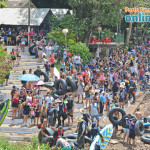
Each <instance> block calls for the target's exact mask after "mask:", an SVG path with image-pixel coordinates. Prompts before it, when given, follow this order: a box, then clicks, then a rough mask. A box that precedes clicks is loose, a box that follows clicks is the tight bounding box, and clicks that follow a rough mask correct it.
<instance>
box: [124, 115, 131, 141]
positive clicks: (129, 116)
mask: <svg viewBox="0 0 150 150" xmlns="http://www.w3.org/2000/svg"><path fill="white" fill-rule="evenodd" d="M125 120H126V122H125V125H124V128H123V131H124V134H123V142H125V138H127V143H128V142H129V123H130V121H131V114H128V116H127V118H125Z"/></svg>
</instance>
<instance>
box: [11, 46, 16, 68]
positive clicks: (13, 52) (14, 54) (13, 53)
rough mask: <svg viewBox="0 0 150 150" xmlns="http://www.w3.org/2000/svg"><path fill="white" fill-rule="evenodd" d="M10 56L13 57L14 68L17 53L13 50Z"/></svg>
mask: <svg viewBox="0 0 150 150" xmlns="http://www.w3.org/2000/svg"><path fill="white" fill-rule="evenodd" d="M10 55H11V61H12V67H14V66H15V60H16V52H15V50H14V49H12V51H11V53H10Z"/></svg>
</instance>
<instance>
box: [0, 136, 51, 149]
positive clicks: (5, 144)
mask: <svg viewBox="0 0 150 150" xmlns="http://www.w3.org/2000/svg"><path fill="white" fill-rule="evenodd" d="M0 150H52V149H51V148H50V147H49V145H48V144H42V145H40V144H39V142H38V138H37V137H33V138H32V140H31V142H24V141H22V142H16V143H13V142H9V141H8V140H7V139H6V138H5V137H0Z"/></svg>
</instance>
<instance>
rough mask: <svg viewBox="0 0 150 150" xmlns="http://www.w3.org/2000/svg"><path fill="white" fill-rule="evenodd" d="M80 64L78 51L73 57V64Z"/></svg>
mask: <svg viewBox="0 0 150 150" xmlns="http://www.w3.org/2000/svg"><path fill="white" fill-rule="evenodd" d="M80 64H81V58H80V54H79V53H78V54H77V56H75V57H74V65H75V66H79V65H80Z"/></svg>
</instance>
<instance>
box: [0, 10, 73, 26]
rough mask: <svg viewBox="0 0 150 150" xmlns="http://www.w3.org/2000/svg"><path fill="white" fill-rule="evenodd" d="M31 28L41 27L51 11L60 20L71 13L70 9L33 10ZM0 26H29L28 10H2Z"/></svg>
mask: <svg viewBox="0 0 150 150" xmlns="http://www.w3.org/2000/svg"><path fill="white" fill-rule="evenodd" d="M30 10H31V24H30V25H31V26H40V25H41V23H42V22H43V20H44V19H45V17H46V16H47V14H48V13H49V11H51V12H52V15H55V16H57V17H58V18H61V17H63V16H64V15H65V14H67V13H70V14H71V12H70V11H69V10H68V9H49V8H31V9H30ZM0 25H28V8H2V9H0Z"/></svg>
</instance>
